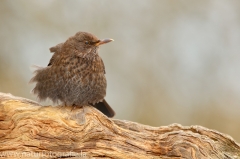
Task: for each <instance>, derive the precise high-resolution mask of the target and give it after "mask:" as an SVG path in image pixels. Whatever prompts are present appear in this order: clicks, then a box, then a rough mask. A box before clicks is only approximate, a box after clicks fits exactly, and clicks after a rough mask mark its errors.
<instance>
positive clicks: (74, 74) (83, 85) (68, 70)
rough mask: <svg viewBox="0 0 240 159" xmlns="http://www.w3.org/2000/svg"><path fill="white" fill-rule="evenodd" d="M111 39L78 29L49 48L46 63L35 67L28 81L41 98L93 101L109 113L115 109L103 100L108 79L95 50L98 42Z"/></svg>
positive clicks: (81, 102)
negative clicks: (51, 54) (64, 40)
mask: <svg viewBox="0 0 240 159" xmlns="http://www.w3.org/2000/svg"><path fill="white" fill-rule="evenodd" d="M111 41H113V40H112V39H104V40H99V39H98V38H97V37H96V36H94V35H92V34H90V33H87V32H78V33H76V35H75V36H72V37H70V38H69V39H68V40H67V41H66V42H65V43H60V44H58V45H56V46H54V47H52V48H50V51H51V52H54V54H53V56H52V58H51V59H50V62H49V64H48V66H47V67H43V68H38V69H37V70H36V71H35V76H34V77H33V78H32V79H31V81H30V82H36V86H35V88H34V89H33V90H32V91H33V93H34V94H36V95H37V96H38V98H39V99H40V100H46V99H47V98H49V99H51V100H52V101H53V102H54V103H56V102H61V103H63V104H64V105H71V106H84V105H92V106H94V107H96V108H97V109H99V110H100V111H102V112H103V113H104V114H105V115H107V116H108V117H113V116H114V114H115V113H114V111H113V110H112V108H111V107H110V106H109V105H108V104H107V102H106V101H105V100H104V97H105V96H106V87H107V81H106V78H105V67H104V63H103V61H102V59H101V57H100V56H99V54H98V49H99V45H101V44H105V43H108V42H111Z"/></svg>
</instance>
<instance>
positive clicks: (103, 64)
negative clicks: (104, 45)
mask: <svg viewBox="0 0 240 159" xmlns="http://www.w3.org/2000/svg"><path fill="white" fill-rule="evenodd" d="M101 63H102V65H103V71H104V74H106V70H105V65H104V63H103V60H102V59H101Z"/></svg>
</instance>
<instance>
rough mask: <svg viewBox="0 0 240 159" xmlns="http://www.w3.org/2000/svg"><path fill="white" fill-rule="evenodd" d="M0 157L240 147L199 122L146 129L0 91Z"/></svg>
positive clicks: (216, 152) (153, 154)
mask: <svg viewBox="0 0 240 159" xmlns="http://www.w3.org/2000/svg"><path fill="white" fill-rule="evenodd" d="M0 157H9V158H20V157H22V158H81V157H82V158H92V159H93V158H95V159H97V158H114V159H128V158H129V159H138V158H140V159H158V158H174V159H177V158H193V159H209V158H226V159H227V158H240V145H239V144H237V143H236V142H235V141H234V140H233V139H232V138H231V137H230V136H228V135H225V134H222V133H220V132H217V131H214V130H210V129H207V128H204V127H202V126H181V125H179V124H172V125H169V126H161V127H151V126H147V125H142V124H139V123H135V122H131V121H122V120H116V119H109V118H107V117H106V116H104V115H103V114H102V113H101V112H99V111H98V110H96V109H95V108H93V107H88V106H85V107H84V108H76V109H73V108H72V107H52V106H41V105H39V104H38V103H36V102H34V101H31V100H28V99H24V98H20V97H14V96H12V95H10V94H4V93H0Z"/></svg>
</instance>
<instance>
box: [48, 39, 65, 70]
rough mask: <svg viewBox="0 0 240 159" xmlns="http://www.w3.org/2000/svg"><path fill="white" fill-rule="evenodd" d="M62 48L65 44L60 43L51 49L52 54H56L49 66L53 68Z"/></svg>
mask: <svg viewBox="0 0 240 159" xmlns="http://www.w3.org/2000/svg"><path fill="white" fill-rule="evenodd" d="M62 46H63V43H60V44H58V45H56V46H53V47H51V48H50V49H49V50H50V52H53V53H54V54H53V56H52V58H51V59H50V61H49V63H48V66H51V65H52V64H53V63H54V61H55V59H56V58H57V57H58V53H59V52H61V49H62Z"/></svg>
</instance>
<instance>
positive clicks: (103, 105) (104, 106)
mask: <svg viewBox="0 0 240 159" xmlns="http://www.w3.org/2000/svg"><path fill="white" fill-rule="evenodd" d="M93 106H94V107H95V108H97V109H98V110H100V111H101V112H102V113H103V114H105V115H106V116H108V117H109V118H112V117H113V116H114V115H115V112H114V110H113V109H112V108H111V107H110V106H109V105H108V103H107V102H106V100H105V99H104V100H103V101H102V102H99V103H96V104H95V105H93Z"/></svg>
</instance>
